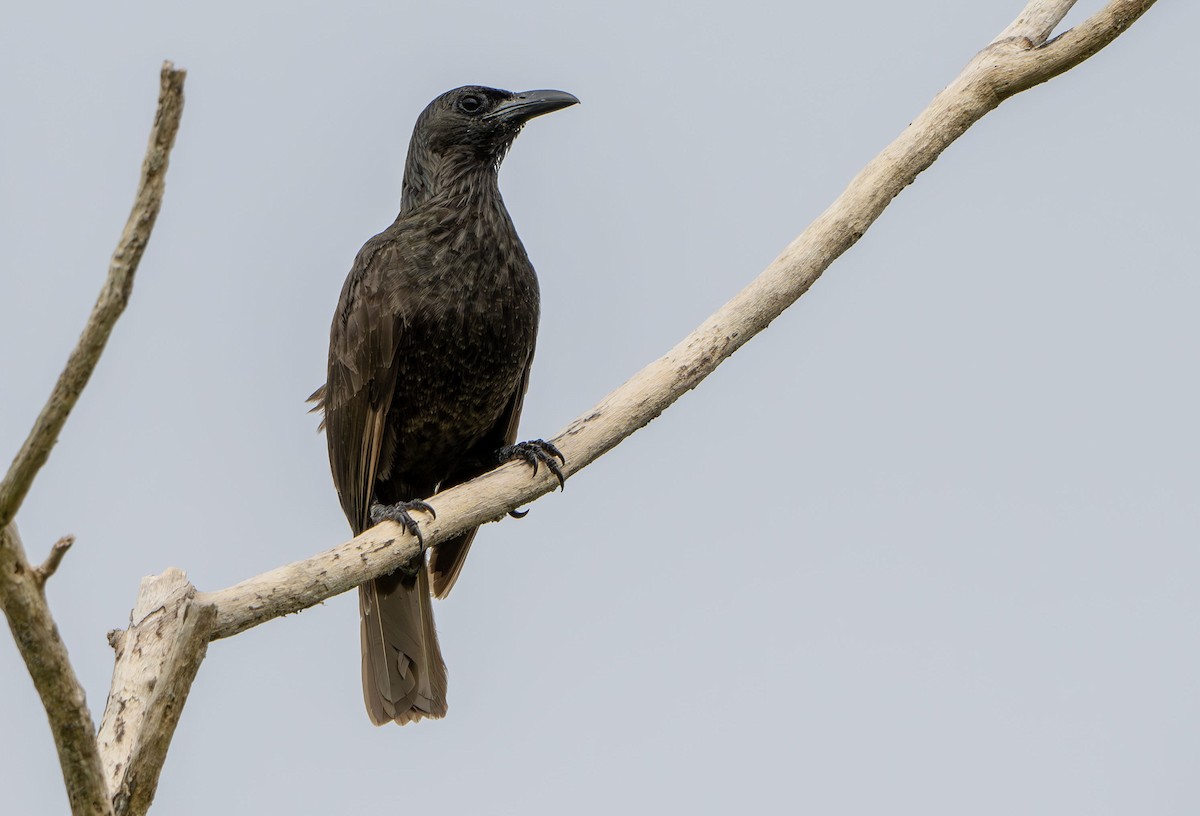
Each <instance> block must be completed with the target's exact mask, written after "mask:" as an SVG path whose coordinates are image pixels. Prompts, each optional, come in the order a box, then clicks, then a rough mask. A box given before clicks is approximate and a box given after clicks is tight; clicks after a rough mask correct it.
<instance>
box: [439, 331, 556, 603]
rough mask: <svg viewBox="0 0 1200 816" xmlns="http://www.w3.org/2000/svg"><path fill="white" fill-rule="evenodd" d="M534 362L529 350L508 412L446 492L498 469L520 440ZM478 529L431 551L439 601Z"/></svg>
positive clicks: (448, 481) (454, 578)
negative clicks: (505, 451) (500, 454)
mask: <svg viewBox="0 0 1200 816" xmlns="http://www.w3.org/2000/svg"><path fill="white" fill-rule="evenodd" d="M532 363H533V349H532V348H531V349H530V350H529V359H528V360H527V361H526V362H525V369H524V370H523V371H522V372H521V381H520V382H519V383H517V389H516V391H514V392H513V396H512V398H511V399H510V400H509V402H508V405H507V406H506V407H505V409H504V412H503V413H502V414H501V415H500V417H499V418H498V419H497V420H496V424H495V425H494V426H493V427H492V429H491V430H490V431H489V432H488V433H487V434H486V435H485V436H484V437H483V438H482V439H480V440H479V441H478V442H477V443H475V445H474V447H473V448H472V449H471V451H470V452H469V453H468V455H467V456H466V457H464V459H463V465H462V466H461V467H459V468H458V469H456V470H455V471H454V472H453V473H451V474H450V476H449V477H448V478H447V479H446V480H445V481H444V482H442V485H441V488H440V489H442V490H444V489H446V488H447V487H452V486H453V485H456V484H462V483H463V482H466V481H470V480H471V479H474V478H475V477H476V476H479V475H481V474H483V473H486V472H487V471H489V470H491V469H492V468H494V467H495V466H496V452H497V451H498V450H500V448H502V447H504V446H505V445H511V444H512V443H513V442H515V441H516V440H517V426H518V425H519V424H520V421H521V407H522V406H523V405H524V403H525V392H526V391H528V390H529V370H530V368H531V367H532ZM478 531H479V528H478V527H473V528H471V529H470V530H467V531H466V532H465V533H463V534H462V535H459V536H455V537H454V538H452V539H450V540H449V541H443V542H442V543H441V544H437V545H435V546H434V547H433V549H432V550H431V551H430V555H429V575H430V577H431V578H432V581H431V584H432V588H433V595H434V597H435V598H445V597H446V596H447V595H449V594H450V590H451V589H453V588H454V582H455V581H457V580H458V575H459V573H460V572H462V568H463V563H464V562H465V561H466V560H467V552H468V551H469V550H470V549H471V542H472V541H473V540H474V539H475V533H477V532H478Z"/></svg>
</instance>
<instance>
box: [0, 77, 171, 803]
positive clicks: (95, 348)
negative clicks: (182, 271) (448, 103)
mask: <svg viewBox="0 0 1200 816" xmlns="http://www.w3.org/2000/svg"><path fill="white" fill-rule="evenodd" d="M184 77H185V73H184V72H183V71H177V70H175V68H174V66H172V65H171V64H170V63H165V64H164V65H163V68H162V73H161V77H160V84H159V97H158V111H157V113H156V115H155V119H154V126H153V127H152V128H151V130H150V143H149V145H148V147H147V148H146V158H145V160H144V161H143V162H142V172H141V179H140V181H139V183H138V190H137V196H136V198H135V200H134V205H133V210H132V212H131V213H130V215H129V220H128V222H127V223H126V225H125V231H124V233H123V234H122V236H121V240H120V242H119V243H118V244H117V249H116V252H115V253H114V254H113V258H112V262H111V264H110V265H109V270H108V277H107V279H106V280H105V283H104V288H103V289H102V290H101V292H100V297H99V298H98V299H97V301H96V305H95V307H94V308H93V310H92V314H91V317H90V318H89V319H88V323H87V326H86V327H85V328H84V330H83V334H82V335H81V336H80V338H79V343H78V345H77V346H76V347H75V350H74V351H73V352H72V353H71V356H70V358H69V359H68V360H67V364H66V367H65V368H64V369H63V372H62V374H61V375H60V376H59V378H58V382H57V383H56V384H55V386H54V390H53V392H51V394H50V399H49V400H48V401H47V402H46V406H45V407H44V408H43V409H42V412H41V414H40V415H39V416H38V418H37V421H36V422H35V423H34V426H33V430H32V431H30V433H29V437H28V438H27V439H26V440H25V444H24V445H23V446H22V447H21V450H20V452H18V453H17V456H16V458H15V459H14V460H13V463H12V466H11V467H10V468H9V470H8V474H7V475H6V476H5V477H4V480H3V482H0V608H3V610H4V614H5V617H6V618H7V619H8V626H9V629H11V630H12V633H13V639H14V640H15V641H16V642H17V648H18V649H19V650H20V652H21V657H22V658H23V659H24V660H25V666H26V668H28V670H29V675H30V677H31V678H32V679H33V684H34V686H35V687H36V688H37V691H38V695H39V696H40V697H41V700H42V705H43V706H44V707H45V709H46V715H47V717H48V718H49V720H50V730H51V732H52V733H53V735H54V744H55V747H56V748H57V749H58V761H59V764H60V765H61V766H62V772H63V781H64V782H65V784H66V788H67V798H68V799H69V800H70V802H71V812H72V813H74V814H97V815H98V816H109V815H110V814H112V812H113V804H112V801H111V798H110V795H109V789H108V784H107V783H106V782H105V778H104V772H103V769H102V767H101V763H100V754H99V751H98V749H97V744H96V734H95V726H94V725H93V721H92V714H91V712H90V711H89V710H88V706H87V700H86V699H85V697H84V693H83V687H82V686H81V685H80V684H79V679H78V678H77V677H76V676H75V670H74V669H73V668H72V666H71V661H70V658H69V657H68V655H67V648H66V645H65V644H64V643H63V642H62V638H60V637H59V634H58V628H57V627H56V626H55V624H54V618H53V616H52V615H51V614H50V607H49V605H48V604H47V603H46V596H45V592H44V585H45V582H46V579H47V578H49V577H50V575H51V574H52V573H53V572H54V570H55V569H57V567H58V564H59V562H60V561H61V560H62V557H63V556H64V555H65V554H66V551H67V548H68V547H69V546H70V541H69V540H68V539H62V540H60V541H59V542H58V544H56V545H55V546H54V548H53V549H52V550H51V552H50V556H49V557H48V558H47V559H46V561H45V563H44V564H43V565H42V566H41V567H38V568H34V567H32V566H30V563H29V560H28V559H27V558H26V556H25V551H24V548H23V547H22V546H21V539H20V537H19V536H18V535H17V528H16V525H15V524H13V523H12V520H13V517H14V516H15V515H16V512H17V509H18V508H19V507H20V506H21V502H22V501H24V499H25V496H26V494H27V493H28V492H29V487H30V485H31V484H33V480H34V478H35V477H36V476H37V473H38V471H39V470H40V469H41V467H42V465H43V464H45V462H46V459H47V457H48V456H49V455H50V450H51V448H53V447H54V443H55V441H57V439H58V434H59V432H60V431H61V430H62V427H63V423H65V422H66V420H67V416H68V415H69V414H70V412H71V409H72V408H73V407H74V405H75V402H76V401H77V400H78V399H79V395H80V394H81V393H82V391H83V388H84V386H86V385H87V381H88V378H89V377H91V374H92V371H93V370H94V369H95V367H96V363H97V362H98V361H99V359H100V355H101V353H102V352H103V351H104V346H105V343H107V342H108V337H109V335H110V334H111V333H112V329H113V325H114V324H115V323H116V321H117V318H118V317H120V316H121V312H122V311H123V310H124V308H125V304H126V302H127V301H128V300H129V293H130V291H131V289H132V286H133V276H134V273H135V272H136V271H137V266H138V262H139V261H140V260H141V258H142V253H143V251H144V250H145V248H146V242H147V241H149V239H150V231H151V229H152V228H153V226H154V220H155V219H156V218H157V217H158V212H159V208H160V207H161V205H162V196H163V185H164V181H165V176H166V172H167V159H168V157H169V155H170V151H171V146H172V145H173V144H174V142H175V134H176V132H177V131H178V129H179V118H180V115H181V113H182V111H183V80H184Z"/></svg>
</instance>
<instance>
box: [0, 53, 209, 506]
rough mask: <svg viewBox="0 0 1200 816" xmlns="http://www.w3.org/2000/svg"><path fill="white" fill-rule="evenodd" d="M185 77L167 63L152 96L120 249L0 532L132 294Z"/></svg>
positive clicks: (12, 480)
mask: <svg viewBox="0 0 1200 816" xmlns="http://www.w3.org/2000/svg"><path fill="white" fill-rule="evenodd" d="M186 76H187V72H186V71H179V70H176V69H175V67H174V66H173V65H171V63H169V62H167V63H164V64H163V68H162V73H161V78H160V84H159V96H158V111H157V113H156V114H155V116H154V126H153V127H152V128H151V130H150V144H149V146H148V147H147V148H146V158H145V159H144V160H143V162H142V174H141V179H140V181H139V182H138V189H137V196H136V198H135V199H134V203H133V210H132V212H130V214H129V220H128V221H126V222H125V231H124V232H123V233H122V234H121V240H120V243H118V244H117V249H116V251H115V252H114V253H113V256H112V261H111V263H110V264H109V267H108V278H107V280H105V282H104V288H103V289H101V290H100V296H99V298H97V300H96V305H95V306H94V307H92V314H91V317H89V318H88V322H87V325H86V326H85V327H84V329H83V334H81V335H80V337H79V342H78V343H77V344H76V346H75V350H74V351H72V352H71V356H70V357H69V358H68V359H67V365H66V367H65V368H64V369H63V372H62V374H60V375H59V377H58V382H56V383H55V384H54V390H53V391H52V392H51V393H50V398H49V399H48V400H47V401H46V405H45V407H43V408H42V412H41V414H40V415H38V418H37V421H36V422H34V425H33V429H32V430H31V431H30V432H29V436H28V438H26V440H25V444H24V445H22V446H21V450H20V451H19V452H18V453H17V456H16V458H15V459H13V462H12V465H11V466H10V467H9V469H8V473H7V474H6V475H5V477H4V481H3V482H0V527H4V526H5V525H7V524H8V523H9V522H10V521H12V520H13V518H14V517H15V516H16V514H17V509H18V508H19V507H20V506H21V502H23V501H24V500H25V495H26V493H28V492H29V487H30V485H32V484H33V479H34V477H35V476H37V473H38V471H39V470H41V468H42V465H44V464H45V463H46V459H47V458H48V457H49V456H50V450H51V449H52V448H53V447H54V444H55V443H56V442H57V441H58V435H59V433H60V432H61V431H62V428H63V424H64V423H65V422H66V421H67V416H68V415H69V414H70V413H71V409H72V408H74V407H75V403H76V402H77V401H78V400H79V395H80V394H82V393H83V389H84V386H86V385H87V383H88V379H89V378H91V376H92V371H93V370H95V368H96V363H98V362H99V361H100V355H101V354H102V353H103V352H104V346H105V344H106V343H108V337H109V335H110V334H112V330H113V326H114V325H116V322H117V318H119V317H120V316H121V312H123V311H124V310H125V304H126V303H127V302H128V301H129V294H130V292H131V291H132V290H133V276H134V274H135V273H136V272H137V268H138V263H139V262H141V260H142V253H143V252H144V251H145V249H146V244H147V243H148V242H149V240H150V231H151V230H152V229H153V228H154V221H155V219H156V218H158V211H159V209H160V208H161V206H162V197H163V187H164V184H165V183H166V177H167V163H168V159H169V158H170V155H171V147H172V146H173V145H174V143H175V134H176V132H178V130H179V118H180V116H181V115H182V114H183V81H184V78H185V77H186Z"/></svg>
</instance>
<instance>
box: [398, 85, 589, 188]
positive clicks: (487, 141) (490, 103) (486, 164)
mask: <svg viewBox="0 0 1200 816" xmlns="http://www.w3.org/2000/svg"><path fill="white" fill-rule="evenodd" d="M577 104H579V100H578V99H576V98H575V97H574V96H573V95H571V94H569V93H567V92H565V91H520V92H513V91H502V90H499V89H497V88H485V87H483V86H480V85H464V86H463V87H461V88H455V89H454V90H452V91H447V92H446V93H444V94H442V95H441V96H439V97H438V98H437V99H435V100H433V101H432V102H430V103H429V105H428V106H427V107H426V108H425V110H424V111H422V112H421V115H420V116H419V117H417V124H416V126H415V127H414V128H413V135H412V141H411V142H410V144H409V147H408V163H407V166H406V167H405V186H406V188H410V189H409V190H407V191H406V192H414V193H415V192H417V191H418V190H420V192H423V193H428V192H430V189H429V188H430V186H432V185H433V184H434V183H435V182H434V179H435V178H436V177H437V176H440V175H442V172H443V171H447V170H451V168H453V170H452V171H451V172H454V173H455V174H457V173H459V172H463V171H465V170H469V169H470V168H471V167H475V168H479V169H485V168H486V169H491V170H494V169H495V168H497V167H498V166H499V164H500V161H501V160H502V159H503V158H504V154H505V153H507V152H508V148H509V147H510V146H511V145H512V142H513V139H515V138H516V137H517V134H518V133H520V132H521V128H522V127H523V126H524V124H525V123H526V122H528V121H529V120H530V119H532V118H534V117H535V116H541V115H542V114H544V113H552V112H554V111H556V110H562V109H563V108H566V107H570V106H571V105H577ZM412 188H417V189H412ZM406 198H407V195H406Z"/></svg>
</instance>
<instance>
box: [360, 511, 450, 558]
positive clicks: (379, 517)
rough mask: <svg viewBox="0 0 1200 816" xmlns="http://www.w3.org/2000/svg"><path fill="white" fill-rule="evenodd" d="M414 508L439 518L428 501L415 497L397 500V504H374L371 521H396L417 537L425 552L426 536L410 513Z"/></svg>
mask: <svg viewBox="0 0 1200 816" xmlns="http://www.w3.org/2000/svg"><path fill="white" fill-rule="evenodd" d="M413 510H420V511H421V512H423V513H428V514H429V515H430V516H431V517H432V518H437V513H436V512H435V511H434V509H433V508H432V507H431V506H429V504H428V503H427V502H423V501H421V500H420V499H415V500H413V501H402V502H396V503H395V504H379V503H375V504H372V505H371V523H372V524H378V523H379V522H381V521H394V522H396V523H397V524H399V525H400V526H401V527H403V528H404V529H405V530H408V531H409V532H410V533H412V534H413V535H415V536H416V537H417V544H418V545H420V547H421V552H424V551H425V536H423V535H421V525H419V524H417V520H416V519H414V518H413V517H412V516H411V515H410V514H411V513H412V511H413Z"/></svg>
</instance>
